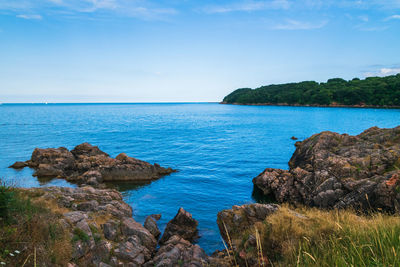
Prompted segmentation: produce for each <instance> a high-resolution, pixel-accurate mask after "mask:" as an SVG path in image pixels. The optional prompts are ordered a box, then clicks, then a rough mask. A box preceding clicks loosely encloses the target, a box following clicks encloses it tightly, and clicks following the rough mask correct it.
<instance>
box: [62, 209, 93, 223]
mask: <svg viewBox="0 0 400 267" xmlns="http://www.w3.org/2000/svg"><path fill="white" fill-rule="evenodd" d="M63 215H64V217H65V218H66V219H67V221H68V222H70V223H71V224H77V223H78V222H80V221H81V220H84V219H87V218H88V216H87V214H85V213H83V212H81V211H71V212H67V213H64V214H63Z"/></svg>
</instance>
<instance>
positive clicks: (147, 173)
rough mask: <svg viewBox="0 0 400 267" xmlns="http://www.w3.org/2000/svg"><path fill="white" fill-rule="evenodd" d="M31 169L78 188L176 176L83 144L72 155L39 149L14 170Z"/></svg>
mask: <svg viewBox="0 0 400 267" xmlns="http://www.w3.org/2000/svg"><path fill="white" fill-rule="evenodd" d="M26 166H29V167H31V168H33V169H35V173H34V174H33V175H34V176H37V177H39V178H55V177H57V178H64V179H67V180H68V181H70V182H74V183H78V184H89V185H92V186H96V187H97V186H99V184H101V183H103V182H107V181H134V182H137V181H151V180H154V179H158V178H160V177H162V176H164V175H167V174H170V173H172V172H175V170H173V169H171V168H163V167H161V166H160V165H158V164H154V165H152V164H150V163H147V162H145V161H141V160H138V159H135V158H132V157H129V156H127V155H126V154H124V153H121V154H119V155H118V156H117V157H116V158H115V159H114V158H111V157H109V155H108V154H107V153H105V152H103V151H101V150H100V149H99V148H98V147H97V146H92V145H91V144H89V143H83V144H80V145H78V146H76V147H75V148H74V149H73V150H71V151H69V150H68V149H67V148H65V147H60V148H47V149H40V148H36V149H35V150H34V151H33V153H32V157H31V159H30V160H28V161H26V162H16V163H14V164H13V165H11V166H10V168H15V169H20V168H24V167H26Z"/></svg>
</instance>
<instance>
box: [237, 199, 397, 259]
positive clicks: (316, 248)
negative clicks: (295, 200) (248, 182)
mask: <svg viewBox="0 0 400 267" xmlns="http://www.w3.org/2000/svg"><path fill="white" fill-rule="evenodd" d="M249 234H250V235H253V236H255V237H256V239H257V245H255V244H252V243H249V242H243V241H242V242H240V244H238V245H237V252H238V253H236V255H239V257H238V256H236V257H237V258H236V260H235V261H236V262H238V263H239V264H240V265H243V266H245V265H246V264H245V262H248V261H249V260H250V259H259V260H258V262H260V263H261V264H260V265H264V266H269V265H272V266H400V255H399V253H400V217H399V216H393V215H385V214H381V213H377V214H370V215H356V214H355V212H353V211H349V210H340V211H338V210H331V211H322V210H318V209H315V208H297V209H296V211H295V212H293V210H291V209H289V208H288V207H287V206H284V207H282V208H280V210H279V211H277V212H276V213H274V214H272V215H271V216H269V217H268V218H267V219H266V220H265V221H264V222H262V223H258V224H256V226H255V228H253V229H249V230H248V232H247V233H244V234H243V237H244V239H245V240H247V236H248V235H249ZM261 252H263V253H261ZM242 262H244V263H243V264H242Z"/></svg>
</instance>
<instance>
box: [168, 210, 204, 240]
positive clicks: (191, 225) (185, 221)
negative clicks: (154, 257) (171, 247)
mask: <svg viewBox="0 0 400 267" xmlns="http://www.w3.org/2000/svg"><path fill="white" fill-rule="evenodd" d="M197 225H198V222H197V221H196V220H195V219H193V218H192V214H190V213H189V212H187V211H185V210H184V209H183V208H180V209H179V210H178V213H177V214H176V215H175V217H174V218H173V219H172V220H171V221H169V222H168V224H167V227H166V228H165V231H164V234H163V236H162V237H161V239H160V244H163V243H165V242H166V241H168V239H169V238H170V237H172V236H173V235H177V236H179V237H181V238H183V239H186V240H188V241H190V242H193V241H195V239H197V238H198V231H197Z"/></svg>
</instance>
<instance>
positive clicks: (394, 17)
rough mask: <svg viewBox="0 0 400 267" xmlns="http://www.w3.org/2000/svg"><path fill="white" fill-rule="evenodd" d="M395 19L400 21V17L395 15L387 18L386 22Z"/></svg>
mask: <svg viewBox="0 0 400 267" xmlns="http://www.w3.org/2000/svg"><path fill="white" fill-rule="evenodd" d="M393 19H400V15H393V16H390V17H387V18H386V19H385V21H388V20H393Z"/></svg>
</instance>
